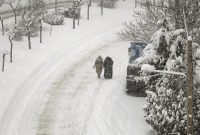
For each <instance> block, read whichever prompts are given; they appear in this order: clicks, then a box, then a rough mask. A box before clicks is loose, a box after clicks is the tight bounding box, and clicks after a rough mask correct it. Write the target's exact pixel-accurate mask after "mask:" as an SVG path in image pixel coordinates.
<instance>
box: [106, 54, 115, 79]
mask: <svg viewBox="0 0 200 135" xmlns="http://www.w3.org/2000/svg"><path fill="white" fill-rule="evenodd" d="M112 76H113V60H112V59H111V58H110V57H106V59H105V60H104V78H105V79H111V78H112Z"/></svg>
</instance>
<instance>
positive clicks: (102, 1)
mask: <svg viewBox="0 0 200 135" xmlns="http://www.w3.org/2000/svg"><path fill="white" fill-rule="evenodd" d="M102 15H103V0H101V16H102Z"/></svg>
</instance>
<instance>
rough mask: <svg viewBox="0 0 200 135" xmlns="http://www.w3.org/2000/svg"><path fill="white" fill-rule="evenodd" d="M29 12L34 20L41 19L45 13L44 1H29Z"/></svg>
mask: <svg viewBox="0 0 200 135" xmlns="http://www.w3.org/2000/svg"><path fill="white" fill-rule="evenodd" d="M29 6H30V7H29V11H31V12H32V14H34V17H35V18H36V19H40V18H42V17H43V16H44V15H45V13H46V12H47V4H46V0H29Z"/></svg>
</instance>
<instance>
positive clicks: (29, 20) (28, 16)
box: [22, 10, 35, 49]
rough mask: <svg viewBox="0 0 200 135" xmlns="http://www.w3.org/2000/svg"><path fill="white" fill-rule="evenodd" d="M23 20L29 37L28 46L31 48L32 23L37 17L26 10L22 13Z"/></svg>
mask: <svg viewBox="0 0 200 135" xmlns="http://www.w3.org/2000/svg"><path fill="white" fill-rule="evenodd" d="M22 21H23V24H24V25H25V28H26V33H27V37H28V48H29V49H31V25H32V24H33V23H34V21H35V17H34V16H33V15H32V14H31V13H29V11H26V10H25V11H24V12H23V14H22Z"/></svg>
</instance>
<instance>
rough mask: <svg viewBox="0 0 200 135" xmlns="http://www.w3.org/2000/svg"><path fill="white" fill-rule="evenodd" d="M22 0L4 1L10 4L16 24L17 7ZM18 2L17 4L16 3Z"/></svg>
mask: <svg viewBox="0 0 200 135" xmlns="http://www.w3.org/2000/svg"><path fill="white" fill-rule="evenodd" d="M20 1H21V0H5V1H4V3H5V4H7V5H9V6H10V7H11V9H12V11H13V13H14V16H15V24H17V9H18V7H19V3H20ZM15 4H16V5H15Z"/></svg>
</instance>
